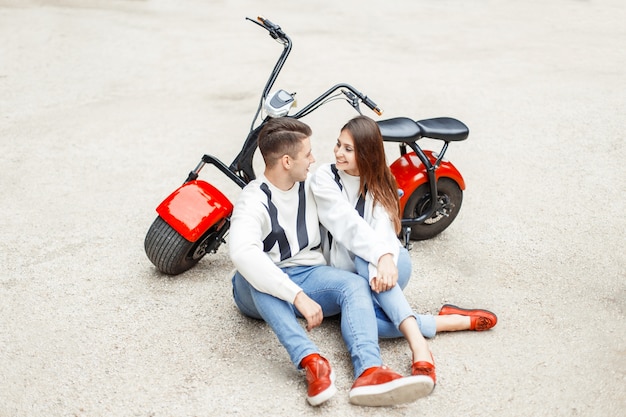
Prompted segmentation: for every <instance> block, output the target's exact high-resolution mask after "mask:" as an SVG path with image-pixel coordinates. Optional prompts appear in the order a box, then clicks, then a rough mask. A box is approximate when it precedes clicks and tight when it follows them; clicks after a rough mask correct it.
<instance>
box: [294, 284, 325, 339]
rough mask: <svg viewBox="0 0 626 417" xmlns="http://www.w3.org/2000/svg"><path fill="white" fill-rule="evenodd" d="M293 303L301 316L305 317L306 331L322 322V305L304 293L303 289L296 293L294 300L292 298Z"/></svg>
mask: <svg viewBox="0 0 626 417" xmlns="http://www.w3.org/2000/svg"><path fill="white" fill-rule="evenodd" d="M293 305H294V306H295V307H296V309H297V310H298V311H299V312H300V314H302V317H304V318H305V319H306V330H307V331H309V332H310V331H311V330H313V329H314V328H316V327H317V326H319V325H320V324H322V320H323V319H324V313H323V312H322V307H321V306H320V305H319V304H317V303H316V302H315V301H313V300H312V299H311V298H310V297H309V296H308V295H306V294H305V293H304V291H300V292H299V293H298V294H297V295H296V298H295V300H293Z"/></svg>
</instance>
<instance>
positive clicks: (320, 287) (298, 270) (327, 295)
mask: <svg viewBox="0 0 626 417" xmlns="http://www.w3.org/2000/svg"><path fill="white" fill-rule="evenodd" d="M284 271H285V272H286V273H287V274H288V275H289V276H290V277H291V279H292V280H293V281H294V282H295V283H296V284H298V285H300V287H301V288H302V289H303V290H304V292H305V293H306V294H307V295H308V296H309V297H311V299H313V300H314V301H315V302H317V303H318V304H319V305H320V306H321V307H322V310H323V311H324V316H325V317H328V316H334V315H337V314H339V313H341V334H342V336H343V339H344V341H345V343H346V346H347V348H348V351H349V352H350V356H351V358H352V364H353V366H354V374H355V377H357V376H359V375H361V374H362V373H363V372H364V371H365V370H366V369H368V368H371V367H375V366H380V365H381V364H382V360H381V357H380V348H379V346H378V331H377V330H376V327H375V326H374V325H373V324H374V323H375V322H376V316H375V315H374V308H373V305H372V298H371V295H370V290H369V287H368V286H367V284H366V283H364V282H363V279H362V278H360V277H359V276H357V275H356V274H353V273H350V272H347V271H343V270H340V269H337V268H332V267H329V266H314V267H292V268H285V269H284Z"/></svg>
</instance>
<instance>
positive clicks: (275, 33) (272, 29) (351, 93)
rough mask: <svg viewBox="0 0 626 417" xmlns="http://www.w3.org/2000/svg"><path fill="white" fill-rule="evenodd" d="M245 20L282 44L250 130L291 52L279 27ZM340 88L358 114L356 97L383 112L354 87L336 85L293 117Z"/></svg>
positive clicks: (260, 19)
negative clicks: (259, 27) (281, 49)
mask: <svg viewBox="0 0 626 417" xmlns="http://www.w3.org/2000/svg"><path fill="white" fill-rule="evenodd" d="M246 20H249V21H251V22H252V23H254V24H256V25H259V26H261V27H262V28H263V29H265V30H267V31H268V32H269V34H270V36H271V37H272V38H273V39H275V40H277V41H279V42H280V43H282V44H283V47H284V49H283V52H282V54H281V55H280V57H279V58H278V61H277V62H276V65H275V66H274V69H273V70H272V72H271V74H270V77H269V79H268V80H267V84H266V85H265V88H264V89H263V93H262V94H261V102H260V103H259V109H258V110H257V114H256V115H255V117H254V119H253V121H252V128H253V127H254V123H255V121H256V120H257V117H258V115H259V112H260V110H261V106H262V103H263V100H265V99H266V98H267V96H268V94H269V91H270V89H271V88H272V86H273V85H274V82H275V81H276V78H277V77H278V74H279V73H280V70H281V69H282V67H283V65H284V63H285V61H286V60H287V56H288V55H289V52H290V51H291V39H289V36H287V34H286V33H285V32H284V31H283V30H282V29H281V28H280V26H278V25H277V24H275V23H274V22H272V21H270V20H269V19H266V18H264V17H263V16H258V17H257V18H256V20H253V19H251V18H249V17H246ZM340 88H341V89H344V88H345V89H346V90H348V91H345V90H343V93H344V95H346V97H348V99H349V100H350V101H351V102H352V103H351V104H352V107H354V108H355V109H356V110H357V111H358V112H359V113H360V110H359V108H358V105H359V103H358V100H357V97H358V99H359V100H361V102H362V103H363V104H365V105H366V106H367V107H369V108H370V109H371V110H372V111H373V112H374V113H376V114H377V115H378V116H381V115H382V114H383V111H382V110H381V109H380V108H379V107H378V105H377V104H376V103H374V101H373V100H372V99H370V98H369V97H367V96H366V95H364V94H362V93H361V92H359V91H358V90H356V89H355V88H354V87H352V86H350V85H348V84H337V85H335V86H334V87H332V88H331V89H329V90H328V91H326V92H325V93H324V94H322V95H321V96H319V97H318V98H317V99H315V100H313V101H312V102H311V103H309V104H308V105H307V106H305V107H304V108H303V109H302V110H300V111H299V112H298V113H296V114H295V115H294V116H293V117H295V118H300V117H303V116H305V115H307V114H308V113H310V112H311V111H313V110H315V109H316V108H317V107H319V106H320V105H322V104H323V102H324V100H325V99H326V98H328V97H329V96H330V94H332V93H333V92H335V91H336V90H338V89H340Z"/></svg>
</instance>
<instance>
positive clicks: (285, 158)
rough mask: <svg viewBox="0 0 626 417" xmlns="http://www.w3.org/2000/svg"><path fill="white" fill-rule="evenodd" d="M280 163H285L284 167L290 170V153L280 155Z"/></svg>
mask: <svg viewBox="0 0 626 417" xmlns="http://www.w3.org/2000/svg"><path fill="white" fill-rule="evenodd" d="M280 163H281V164H282V165H283V168H284V169H286V170H288V169H291V158H290V157H289V155H287V154H285V155H283V156H281V157H280Z"/></svg>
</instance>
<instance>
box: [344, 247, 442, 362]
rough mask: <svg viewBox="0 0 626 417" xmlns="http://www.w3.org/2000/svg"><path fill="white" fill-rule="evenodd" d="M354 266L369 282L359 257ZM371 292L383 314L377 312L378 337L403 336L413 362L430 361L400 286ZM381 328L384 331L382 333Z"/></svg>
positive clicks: (428, 350) (364, 263)
mask: <svg viewBox="0 0 626 417" xmlns="http://www.w3.org/2000/svg"><path fill="white" fill-rule="evenodd" d="M356 267H357V268H356V269H357V272H359V273H364V274H365V275H362V276H361V278H364V279H365V280H366V282H368V283H369V274H368V273H367V263H366V262H365V261H364V260H362V259H361V258H357V260H356ZM371 294H372V297H373V302H374V304H375V305H376V306H377V308H379V309H380V310H382V312H384V316H382V315H381V314H380V312H379V313H378V314H377V319H378V320H377V321H382V325H381V326H380V327H382V328H379V337H385V336H387V337H389V336H391V337H394V336H395V337H399V336H400V335H401V336H404V338H405V339H406V340H407V342H408V343H409V348H410V349H411V353H412V355H413V362H416V361H423V362H429V363H432V359H431V354H430V349H429V348H428V344H427V342H426V339H424V335H423V334H422V331H421V329H420V326H419V321H418V317H417V316H416V315H415V314H414V313H413V310H412V309H411V306H410V305H409V303H408V301H407V300H406V298H405V297H404V293H403V292H402V289H401V288H400V286H399V285H396V286H395V287H393V288H392V289H390V290H388V291H384V292H381V293H374V292H371ZM432 321H433V323H431V326H430V327H431V329H430V330H429V331H430V332H432V331H433V330H434V329H433V328H434V319H433V320H432ZM390 324H391V325H393V328H394V329H395V331H392V330H391V328H390V327H391V326H390ZM381 330H382V331H383V332H385V333H382V332H381ZM398 333H399V334H398Z"/></svg>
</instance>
